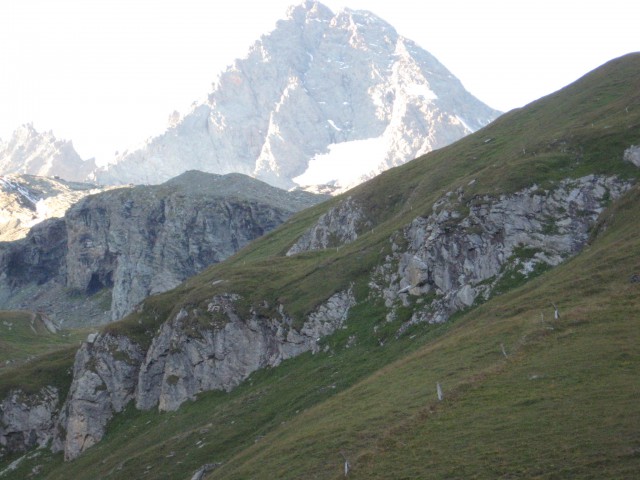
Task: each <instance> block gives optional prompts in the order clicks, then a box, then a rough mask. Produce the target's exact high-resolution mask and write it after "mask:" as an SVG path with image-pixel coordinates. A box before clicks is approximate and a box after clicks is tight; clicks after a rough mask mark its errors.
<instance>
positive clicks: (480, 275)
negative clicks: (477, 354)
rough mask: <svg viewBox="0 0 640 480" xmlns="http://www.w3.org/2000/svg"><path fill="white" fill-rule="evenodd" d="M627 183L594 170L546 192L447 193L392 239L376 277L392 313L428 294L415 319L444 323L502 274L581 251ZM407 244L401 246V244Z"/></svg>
mask: <svg viewBox="0 0 640 480" xmlns="http://www.w3.org/2000/svg"><path fill="white" fill-rule="evenodd" d="M629 187H630V184H629V183H626V182H623V181H621V180H618V179H617V178H615V177H599V176H594V175H589V176H586V177H582V178H579V179H577V180H564V181H562V182H559V183H558V184H557V185H556V186H555V187H554V188H552V189H549V190H545V189H542V188H539V187H537V186H533V187H530V188H526V189H524V190H521V191H519V192H516V193H514V194H510V195H501V196H500V197H497V198H494V197H489V196H484V197H478V198H474V199H472V200H471V201H468V202H465V201H464V200H463V193H464V192H463V191H462V189H460V190H458V191H457V192H455V193H454V192H449V194H447V195H446V196H444V197H443V198H441V199H440V200H439V201H438V202H436V203H435V204H434V206H433V213H432V214H431V215H429V216H428V217H418V218H416V219H414V220H413V221H412V222H411V224H410V225H408V226H407V227H406V228H405V229H404V230H403V231H402V232H401V234H400V235H399V236H398V237H396V238H395V239H394V241H393V245H392V249H393V251H394V253H393V254H392V255H390V256H389V257H387V259H386V261H385V262H384V264H383V265H381V266H380V267H379V268H378V269H377V270H376V272H375V273H374V275H373V277H374V278H373V282H372V285H374V286H375V287H376V288H377V289H378V290H379V292H380V294H381V295H382V296H383V297H384V299H385V302H386V304H387V306H388V307H389V308H390V309H391V310H390V314H389V315H390V318H392V317H393V315H394V306H395V305H398V302H400V303H404V304H408V303H409V298H410V297H413V298H428V299H429V301H428V303H427V304H425V306H424V307H423V308H419V309H417V310H416V312H415V313H414V315H413V317H412V319H411V322H410V324H412V323H417V322H424V321H426V322H433V323H439V322H443V321H445V320H446V319H447V318H448V317H449V316H450V315H451V314H452V313H453V312H455V311H458V310H460V309H464V308H467V307H470V306H471V305H473V304H474V303H475V302H476V300H477V299H478V298H484V299H486V298H488V297H489V295H491V293H492V292H493V290H494V288H495V287H496V286H497V285H499V282H500V280H501V279H503V278H504V277H505V275H510V276H513V277H515V276H518V275H520V276H524V277H526V276H528V275H529V274H531V273H532V272H534V271H536V270H538V271H539V269H544V268H545V267H546V266H554V265H557V264H559V263H560V262H562V261H563V260H565V259H567V258H569V257H570V256H572V255H574V254H576V253H577V252H578V251H579V250H580V249H581V248H583V247H584V245H585V244H586V242H587V240H588V236H589V228H590V227H591V226H592V225H593V224H594V223H595V221H596V220H597V218H598V215H599V214H600V213H601V212H602V210H603V209H604V207H605V204H606V203H607V202H608V201H610V200H613V199H616V198H618V197H619V196H620V195H622V194H623V193H624V192H625V191H626V190H627V189H628V188H629ZM400 245H402V246H400Z"/></svg>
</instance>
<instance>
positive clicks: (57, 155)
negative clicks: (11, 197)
mask: <svg viewBox="0 0 640 480" xmlns="http://www.w3.org/2000/svg"><path fill="white" fill-rule="evenodd" d="M95 168H96V164H95V162H94V160H93V159H90V160H83V159H82V158H80V155H78V152H76V151H75V149H74V148H73V144H72V143H71V142H70V141H68V140H59V139H57V138H56V137H55V136H54V135H53V133H52V132H43V133H41V132H38V131H37V130H36V129H35V128H34V127H33V125H32V124H26V125H22V126H21V127H19V128H18V129H17V130H16V131H15V132H14V133H13V136H12V137H11V139H10V140H9V141H7V142H6V143H5V142H2V141H0V174H3V175H6V174H11V173H15V174H30V175H38V176H43V177H61V178H63V179H65V180H69V181H76V182H83V181H86V180H88V179H89V178H90V177H91V175H92V172H93V170H95Z"/></svg>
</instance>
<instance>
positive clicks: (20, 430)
mask: <svg viewBox="0 0 640 480" xmlns="http://www.w3.org/2000/svg"><path fill="white" fill-rule="evenodd" d="M59 402H60V398H59V392H58V390H57V389H56V388H54V387H50V386H47V387H43V388H42V389H41V390H40V391H39V392H37V393H35V394H26V393H24V392H22V391H20V390H13V391H11V392H10V393H9V395H8V396H7V397H6V398H5V399H4V400H2V401H1V402H0V457H2V456H3V455H4V454H5V453H7V452H23V451H26V450H29V449H31V448H34V447H44V446H46V445H47V444H48V443H49V442H50V441H51V439H52V438H53V437H54V434H55V425H56V421H57V416H58V411H59V409H60V405H59Z"/></svg>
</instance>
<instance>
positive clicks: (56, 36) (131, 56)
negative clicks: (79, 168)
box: [0, 0, 640, 161]
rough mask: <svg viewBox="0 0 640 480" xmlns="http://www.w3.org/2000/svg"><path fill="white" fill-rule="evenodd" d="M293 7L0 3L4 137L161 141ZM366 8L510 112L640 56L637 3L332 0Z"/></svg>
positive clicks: (236, 1) (107, 153) (70, 0)
mask: <svg viewBox="0 0 640 480" xmlns="http://www.w3.org/2000/svg"><path fill="white" fill-rule="evenodd" d="M299 3H301V1H290V0H263V1H248V0H231V1H226V2H219V1H214V0H153V1H152V0H107V1H104V0H11V1H9V0H7V1H2V2H1V3H0V138H2V139H4V140H7V139H8V138H9V137H10V135H11V133H12V132H13V130H15V128H17V127H18V126H19V125H20V124H22V123H27V122H33V123H34V127H35V128H36V129H37V130H39V131H45V130H53V133H54V134H55V135H56V136H57V137H58V138H66V139H70V140H73V143H74V145H75V147H76V149H77V150H78V152H79V153H80V155H81V156H82V157H83V158H89V157H91V156H95V157H97V158H98V159H99V160H101V161H104V160H108V159H109V158H110V157H112V156H113V153H114V152H115V151H116V150H124V149H126V148H128V147H131V146H133V145H135V144H137V143H140V142H142V141H143V140H144V139H146V138H147V137H148V136H150V135H154V134H157V133H160V132H161V131H162V130H163V129H164V127H165V125H166V123H167V119H168V117H169V115H170V114H171V112H172V111H174V110H179V111H182V112H184V111H186V110H187V109H188V108H189V105H190V104H191V103H192V102H193V101H199V100H201V99H203V98H204V97H205V96H206V94H207V93H208V92H209V90H210V86H211V83H212V82H213V81H214V80H215V78H216V76H217V74H218V73H219V72H220V71H222V70H223V69H224V68H225V67H226V66H227V65H228V64H230V63H231V62H232V61H233V60H234V59H235V58H238V57H243V56H245V54H246V53H247V50H248V48H249V46H250V45H251V44H252V43H253V42H254V41H255V40H257V39H258V38H259V36H260V35H261V34H264V33H267V32H269V31H270V30H272V29H273V28H274V27H275V23H276V21H277V20H278V19H280V18H282V17H284V15H285V13H286V10H287V7H288V6H289V5H292V4H299ZM323 3H324V4H325V5H327V6H328V7H329V8H331V9H332V10H333V11H334V12H336V11H338V10H339V9H341V8H343V7H349V8H351V9H365V10H370V11H372V12H373V13H375V14H376V15H378V16H380V17H381V18H383V19H384V20H386V21H387V22H389V23H390V24H391V25H393V26H394V27H395V28H396V30H397V31H398V33H399V34H400V35H403V36H405V37H407V38H410V39H412V40H414V41H415V42H416V43H418V44H419V45H420V46H421V47H423V48H424V49H425V50H427V51H429V52H430V53H432V54H433V55H435V56H436V57H437V58H438V60H440V62H441V63H443V64H444V65H445V66H446V67H447V68H448V69H449V70H451V72H452V73H453V74H454V75H456V76H457V77H458V78H459V79H460V80H461V81H462V83H463V84H464V85H465V87H466V88H467V90H469V91H470V92H471V93H472V94H474V95H475V96H476V97H478V98H479V99H480V100H482V101H483V102H485V103H487V104H488V105H490V106H492V107H494V108H497V109H500V110H505V111H506V110H510V109H512V108H515V107H519V106H522V105H525V104H527V103H529V102H530V101H533V100H535V99H537V98H539V97H541V96H543V95H546V94H548V93H551V92H553V91H555V90H557V89H559V88H561V87H563V86H564V85H566V84H568V83H570V82H572V81H573V80H575V79H577V78H578V77H580V76H582V75H583V74H585V73H587V72H588V71H590V70H592V69H593V68H595V67H597V66H599V65H601V64H602V63H604V62H606V61H607V60H610V59H612V58H615V57H618V56H620V55H623V54H625V53H629V52H632V51H640V31H639V30H638V21H639V19H640V4H637V3H636V2H635V1H633V0H608V1H606V2H600V1H591V0H585V1H582V2H575V1H570V2H569V1H563V0H535V1H528V0H524V1H523V0H520V1H514V0H485V1H477V0H439V1H437V2H435V1H430V0H427V1H423V2H417V1H416V0H392V1H389V0H386V1H382V0H381V1H378V0H370V1H362V0H353V1H349V0H327V1H325V2H323Z"/></svg>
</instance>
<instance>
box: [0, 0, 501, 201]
mask: <svg viewBox="0 0 640 480" xmlns="http://www.w3.org/2000/svg"><path fill="white" fill-rule="evenodd" d="M498 115H499V112H498V111H496V110H493V109H491V108H489V107H488V106H486V105H485V104H483V103H482V102H480V101H479V100H477V99H476V98H475V97H473V96H472V95H471V94H470V93H469V92H467V91H466V90H465V89H464V87H463V85H462V84H461V82H460V81H459V80H458V79H457V78H456V77H455V76H454V75H453V74H451V72H449V71H448V70H447V69H446V68H445V67H444V66H443V65H442V64H441V63H440V62H439V61H438V60H437V59H436V58H434V57H433V56H432V55H431V54H430V53H428V52H427V51H425V50H423V49H422V48H421V47H419V46H418V45H416V44H415V43H414V42H412V41H411V40H409V39H407V38H404V37H402V36H401V35H399V34H398V33H397V32H396V31H395V30H394V28H393V27H392V26H391V25H389V24H388V23H387V22H385V21H384V20H382V19H380V18H378V17H377V16H375V15H374V14H372V13H370V12H367V11H359V10H350V9H344V10H341V11H339V12H338V13H333V12H332V11H331V10H329V9H328V8H327V7H326V6H324V5H322V4H321V3H318V2H312V1H305V2H304V3H302V4H300V5H298V6H296V7H291V8H290V9H289V10H288V12H287V14H286V17H285V18H284V19H283V20H280V21H278V22H277V24H276V27H275V29H274V30H273V31H272V32H271V33H269V34H268V35H265V36H263V37H261V38H260V39H259V40H258V41H256V42H255V44H254V45H253V46H252V47H251V48H250V50H249V53H248V55H247V56H246V57H245V58H244V59H241V60H236V61H234V62H233V64H232V65H231V66H230V67H228V68H227V70H226V71H224V72H222V73H221V74H220V75H219V76H218V78H217V80H216V81H215V82H214V84H213V89H212V91H211V92H210V93H209V95H208V99H207V100H206V101H204V102H203V103H200V104H196V105H195V106H194V107H193V108H192V110H191V111H190V112H188V113H186V114H185V115H183V116H181V115H180V114H174V115H173V116H172V121H171V124H170V126H169V127H168V129H167V130H166V131H165V132H164V133H163V134H161V135H159V136H157V137H155V138H151V139H149V140H147V141H146V143H145V144H144V145H143V146H141V147H140V148H139V149H136V150H133V151H124V152H123V153H121V154H120V155H119V156H118V157H117V158H116V159H115V160H114V162H115V163H112V164H110V165H109V166H107V167H103V168H101V169H99V170H97V171H96V166H95V163H94V162H93V160H89V161H85V162H83V161H82V160H81V159H80V157H79V156H78V154H77V153H76V152H75V151H74V150H73V146H72V145H71V142H67V141H61V140H56V139H55V138H54V137H53V135H52V134H51V133H50V132H49V133H45V134H40V133H38V132H36V131H35V130H34V128H33V126H31V125H26V126H23V127H21V128H20V129H19V130H18V131H17V132H16V133H15V134H14V136H13V138H12V139H11V140H10V141H9V142H8V143H7V144H4V145H0V173H5V174H6V173H30V174H37V175H47V176H53V175H57V176H60V177H62V178H65V179H67V180H86V179H92V180H93V179H97V180H98V181H99V182H100V183H102V184H128V183H134V184H157V183H162V182H164V181H166V180H168V179H170V178H172V177H175V176H177V175H179V174H181V173H183V172H185V171H187V170H192V169H196V170H201V171H206V172H211V173H217V174H226V173H231V172H238V173H244V174H247V175H250V176H253V177H255V178H258V179H260V180H263V181H265V182H267V183H269V184H271V185H273V186H277V187H281V188H294V187H304V186H309V185H328V187H327V188H326V189H325V190H329V191H341V190H344V189H346V188H347V187H349V186H353V185H356V184H358V183H360V182H362V181H363V180H365V179H368V178H371V177H372V176H374V175H376V174H378V173H380V172H382V171H384V170H386V169H388V168H390V167H393V166H396V165H400V164H402V163H405V162H406V161H408V160H411V159H413V158H415V157H417V156H419V155H422V154H424V153H426V152H429V151H431V150H434V149H437V148H440V147H443V146H445V145H448V144H450V143H452V142H453V141H455V140H458V139H459V138H461V137H463V136H465V135H467V134H469V133H471V132H474V131H475V130H477V129H479V128H481V127H482V126H484V125H486V124H488V123H489V122H490V121H492V120H493V119H495V118H496V117H497V116H498Z"/></svg>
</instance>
